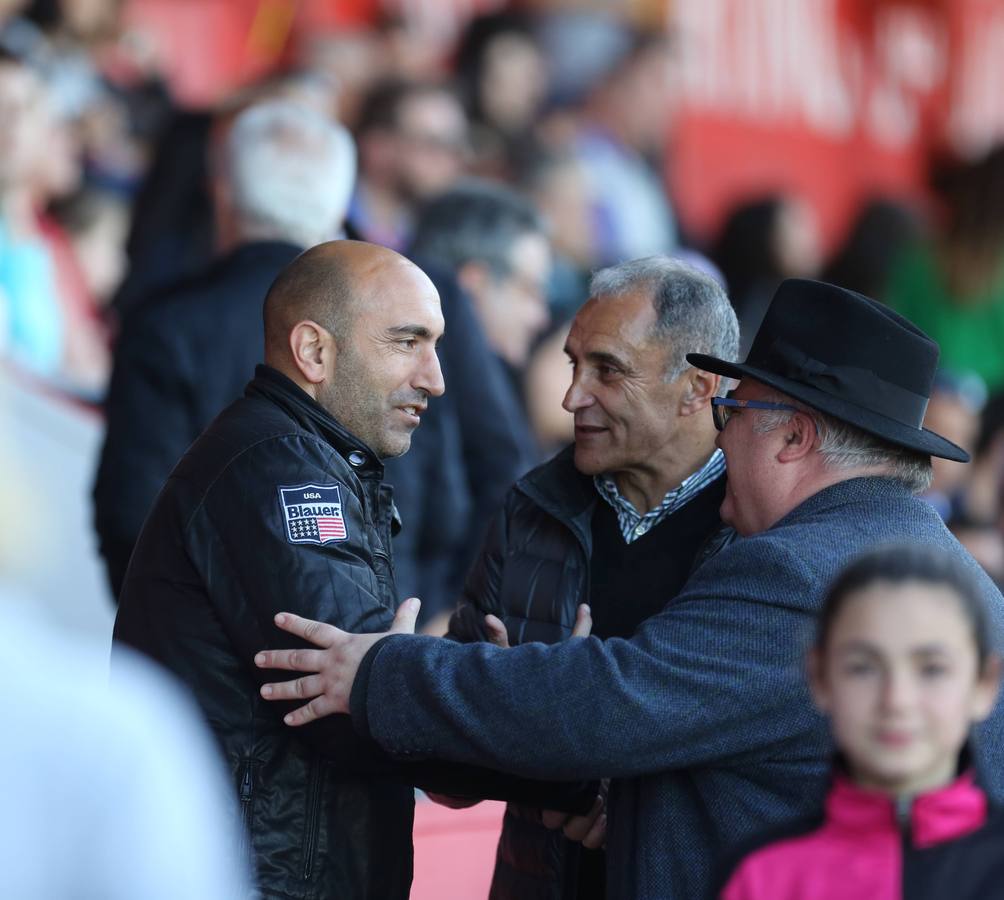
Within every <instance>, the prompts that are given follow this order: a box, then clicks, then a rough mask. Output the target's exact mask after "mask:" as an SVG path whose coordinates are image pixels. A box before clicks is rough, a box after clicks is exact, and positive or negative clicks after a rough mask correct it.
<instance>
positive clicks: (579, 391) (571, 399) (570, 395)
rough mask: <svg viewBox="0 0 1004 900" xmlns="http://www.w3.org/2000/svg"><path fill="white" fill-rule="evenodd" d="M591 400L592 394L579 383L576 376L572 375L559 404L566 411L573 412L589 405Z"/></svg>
mask: <svg viewBox="0 0 1004 900" xmlns="http://www.w3.org/2000/svg"><path fill="white" fill-rule="evenodd" d="M592 402H593V397H592V394H590V393H589V391H587V390H586V389H585V388H584V387H583V386H582V384H581V382H580V381H579V379H578V378H575V377H573V378H572V383H571V384H570V385H569V386H568V390H567V391H565V398H564V399H563V400H562V401H561V406H562V408H563V409H564V410H565V411H566V412H570V413H573V412H575V411H576V410H577V409H583V408H585V407H587V406H591V405H592Z"/></svg>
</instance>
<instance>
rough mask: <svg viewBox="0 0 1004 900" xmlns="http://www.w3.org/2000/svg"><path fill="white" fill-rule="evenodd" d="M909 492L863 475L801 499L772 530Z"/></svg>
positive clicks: (886, 478)
mask: <svg viewBox="0 0 1004 900" xmlns="http://www.w3.org/2000/svg"><path fill="white" fill-rule="evenodd" d="M912 496H913V494H912V493H911V492H910V489H909V488H908V487H907V486H906V485H905V484H903V482H901V481H899V480H897V479H895V478H890V477H889V476H885V475H866V476H862V477H858V478H848V479H847V480H846V481H838V482H837V483H836V484H831V485H830V486H829V487H825V488H823V489H822V490H821V491H818V492H817V493H815V494H813V495H812V496H811V497H808V498H806V499H805V500H803V501H802V502H801V503H800V504H799V505H798V506H796V507H795V508H794V509H793V510H791V511H790V512H789V513H788V514H787V515H785V516H783V517H782V518H780V519H779V520H778V521H777V522H776V523H774V525H773V526H772V528H778V527H779V526H782V525H787V524H788V523H789V522H790V521H791V520H793V519H801V518H803V517H805V516H811V515H815V514H816V513H822V512H828V511H830V510H832V509H835V508H837V507H840V506H843V505H844V504H846V503H854V502H860V501H868V500H872V501H877V502H879V503H884V502H887V501H888V500H891V499H894V498H900V497H912Z"/></svg>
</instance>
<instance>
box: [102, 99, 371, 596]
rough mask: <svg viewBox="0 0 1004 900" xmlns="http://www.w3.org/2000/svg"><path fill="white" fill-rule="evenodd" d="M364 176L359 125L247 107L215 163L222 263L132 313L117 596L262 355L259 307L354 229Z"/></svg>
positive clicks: (111, 434) (116, 404)
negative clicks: (177, 469) (199, 444)
mask: <svg viewBox="0 0 1004 900" xmlns="http://www.w3.org/2000/svg"><path fill="white" fill-rule="evenodd" d="M354 174H355V154H354V149H353V146H352V140H351V138H350V137H349V136H348V133H347V132H345V131H344V130H343V129H341V128H340V127H339V126H337V125H334V124H332V123H331V122H330V120H328V119H327V118H325V117H324V116H323V115H321V114H320V113H318V112H316V111H314V110H311V109H309V108H307V107H304V106H299V105H297V104H294V103H290V102H285V101H280V100H274V101H268V102H264V103H261V104H259V105H257V106H251V107H250V108H248V109H247V110H245V111H244V112H243V113H241V114H240V115H239V116H238V117H237V118H236V120H235V121H234V123H233V126H232V128H231V129H230V131H229V133H227V134H226V136H225V137H224V138H223V139H222V143H221V144H220V146H219V148H218V152H217V154H216V157H215V160H214V169H213V182H212V185H213V186H212V195H213V206H214V217H215V221H216V228H217V247H218V252H219V258H218V260H217V261H216V262H215V263H214V264H213V265H212V266H211V267H210V268H209V269H208V270H207V271H205V272H204V273H202V274H201V275H199V276H197V277H196V278H193V279H192V280H190V281H187V282H185V283H183V284H181V285H178V286H176V287H175V288H173V289H170V290H168V291H166V292H165V293H163V294H162V295H161V296H158V297H156V298H155V299H154V300H151V301H149V302H148V303H147V304H144V305H143V306H141V307H140V308H139V309H137V310H136V311H135V313H134V314H133V315H132V316H130V317H129V318H127V319H126V321H125V323H124V327H123V330H122V335H121V337H120V339H119V342H118V346H117V348H116V356H115V370H114V374H113V376H112V383H111V387H110V389H109V394H108V401H107V405H106V409H107V415H108V431H107V434H106V437H105V443H104V447H103V449H102V453H101V461H100V464H99V467H98V472H97V478H96V481H95V485H94V503H95V526H96V528H97V531H98V536H99V538H100V552H101V555H102V556H103V557H104V559H105V563H106V565H107V567H108V574H109V581H110V583H111V587H112V590H113V592H114V594H115V595H116V596H117V595H118V592H119V590H120V588H121V585H122V579H123V577H124V575H125V570H126V566H127V564H128V562H129V557H130V554H131V553H132V547H133V544H134V543H135V541H136V538H137V536H138V535H139V530H140V526H141V525H142V524H143V520H144V518H145V517H146V514H147V512H148V511H149V509H150V507H151V505H152V503H153V499H154V497H156V495H157V492H158V491H159V490H160V488H161V485H163V483H164V480H165V479H166V478H167V476H168V474H169V473H170V471H171V469H172V468H173V467H174V464H175V463H176V462H177V461H178V460H179V459H180V458H181V455H182V453H184V451H185V449H186V448H187V447H188V445H189V444H190V443H191V442H192V441H193V440H195V438H196V437H198V435H199V434H200V433H201V432H202V430H203V429H204V428H205V427H206V425H208V424H209V422H210V421H211V420H212V419H213V418H214V417H215V416H216V414H217V413H218V412H219V411H220V410H221V409H223V407H224V406H226V405H227V404H228V403H229V402H231V401H232V400H235V399H236V398H237V397H238V396H239V395H240V393H241V391H242V390H243V387H244V385H245V384H246V383H247V381H248V379H249V377H250V376H251V374H252V372H253V370H254V367H255V364H256V363H258V362H260V360H261V359H262V353H263V347H262V336H261V322H260V307H261V300H262V297H263V296H264V295H265V292H266V291H267V289H268V286H269V285H270V284H271V283H272V280H273V279H274V278H275V276H276V275H277V274H278V272H279V271H280V270H281V269H282V268H283V267H284V266H285V265H286V264H287V263H289V262H290V261H291V260H292V259H293V258H294V257H295V256H296V255H297V254H298V253H300V252H301V251H302V250H303V249H304V248H306V247H309V246H312V245H313V244H316V243H319V242H321V241H323V240H325V239H326V238H328V237H330V236H331V235H332V234H334V233H336V232H337V231H338V229H339V228H340V227H341V224H342V221H343V219H344V216H345V211H346V208H347V204H348V198H349V194H350V192H351V189H352V183H353V178H354Z"/></svg>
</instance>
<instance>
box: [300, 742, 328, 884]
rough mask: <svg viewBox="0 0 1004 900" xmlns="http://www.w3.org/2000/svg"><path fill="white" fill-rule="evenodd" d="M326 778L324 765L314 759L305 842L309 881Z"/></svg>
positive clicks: (305, 862)
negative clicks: (322, 785) (322, 791)
mask: <svg viewBox="0 0 1004 900" xmlns="http://www.w3.org/2000/svg"><path fill="white" fill-rule="evenodd" d="M323 778H324V771H323V768H322V763H321V761H320V760H319V759H314V760H312V761H311V764H310V781H309V783H308V785H307V830H306V833H305V834H304V840H303V880H304V881H308V880H309V879H310V875H311V873H312V872H313V870H314V853H315V851H316V850H317V832H318V825H319V821H320V817H321V782H322V780H323Z"/></svg>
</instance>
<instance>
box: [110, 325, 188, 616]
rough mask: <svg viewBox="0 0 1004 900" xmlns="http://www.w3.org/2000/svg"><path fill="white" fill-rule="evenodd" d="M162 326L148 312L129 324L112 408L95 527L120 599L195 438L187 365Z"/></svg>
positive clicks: (118, 350)
mask: <svg viewBox="0 0 1004 900" xmlns="http://www.w3.org/2000/svg"><path fill="white" fill-rule="evenodd" d="M158 322H159V320H158V318H157V317H156V316H153V315H151V314H147V313H144V312H138V313H137V314H136V315H135V316H133V317H132V318H131V319H129V320H127V324H126V327H125V328H124V330H123V332H122V335H121V337H120V338H119V341H118V344H117V346H116V350H115V366H114V370H113V372H112V378H111V382H110V385H109V389H108V398H107V401H106V404H105V412H106V416H107V430H106V432H105V441H104V446H103V447H102V450H101V459H100V462H99V464H98V471H97V476H96V479H95V484H94V521H95V527H96V529H97V533H98V538H99V544H100V550H101V555H102V556H103V557H104V559H105V563H106V566H107V568H108V573H109V580H110V581H111V584H112V591H113V593H114V594H115V596H116V597H117V596H118V594H119V592H120V591H121V588H122V580H123V578H124V577H125V571H126V567H127V565H128V563H129V557H130V555H131V554H132V550H133V547H134V546H135V544H136V539H137V538H138V537H139V532H140V529H141V528H142V526H143V521H144V520H145V519H146V516H147V514H148V513H149V512H150V509H151V508H152V506H153V501H154V500H155V499H156V497H157V494H158V492H159V491H160V489H161V487H163V485H164V482H165V481H166V480H167V476H168V475H169V474H170V472H171V469H173V468H174V466H175V464H176V463H177V462H178V460H179V459H180V458H181V456H182V454H183V453H184V452H185V450H187V449H188V444H189V441H190V440H191V437H192V429H193V426H192V424H191V422H190V420H189V417H188V415H187V413H186V411H187V410H189V409H191V399H190V397H189V396H188V386H187V382H186V379H185V377H184V364H183V361H182V360H181V359H180V358H179V356H178V353H177V352H176V349H175V348H174V347H173V346H172V344H171V342H170V340H169V339H168V334H169V328H168V325H167V324H166V323H162V322H161V323H159V324H158Z"/></svg>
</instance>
